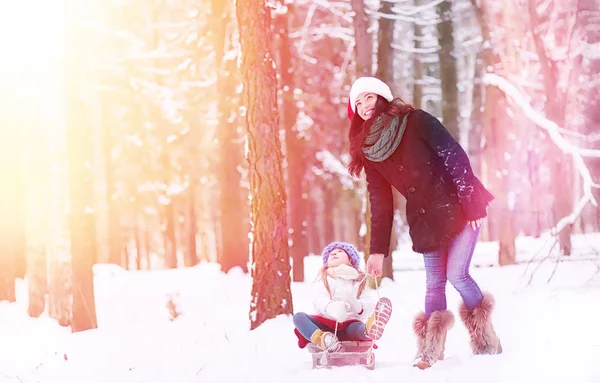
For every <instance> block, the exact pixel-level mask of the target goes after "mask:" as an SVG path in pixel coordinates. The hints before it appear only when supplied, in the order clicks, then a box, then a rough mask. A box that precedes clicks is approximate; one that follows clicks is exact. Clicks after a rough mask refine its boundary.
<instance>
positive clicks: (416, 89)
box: [412, 0, 424, 109]
mask: <svg viewBox="0 0 600 383" xmlns="http://www.w3.org/2000/svg"><path fill="white" fill-rule="evenodd" d="M422 1H423V0H414V6H415V7H419V6H421V2H422ZM413 33H414V41H415V53H413V70H414V72H413V73H414V75H413V81H414V83H413V102H412V104H413V106H414V107H415V109H422V105H423V83H422V82H423V63H422V60H421V57H422V55H423V54H422V53H420V52H419V51H420V49H421V48H422V47H423V43H422V41H423V38H424V33H423V27H422V26H421V25H420V24H419V23H416V22H413Z"/></svg>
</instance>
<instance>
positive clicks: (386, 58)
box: [375, 1, 394, 92]
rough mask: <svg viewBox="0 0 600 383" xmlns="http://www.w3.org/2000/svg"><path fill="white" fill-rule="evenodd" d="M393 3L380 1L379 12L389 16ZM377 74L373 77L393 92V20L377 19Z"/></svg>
mask: <svg viewBox="0 0 600 383" xmlns="http://www.w3.org/2000/svg"><path fill="white" fill-rule="evenodd" d="M392 5H393V3H392V2H390V1H382V2H381V5H380V6H379V12H380V13H384V14H389V15H391V14H392V13H393V12H392ZM377 41H378V43H377V72H376V73H375V77H377V78H378V79H380V80H381V81H383V82H385V83H386V84H388V85H389V86H390V88H392V92H394V86H393V85H394V50H393V49H392V42H393V41H394V20H392V19H388V18H385V17H380V18H379V31H378V33H377Z"/></svg>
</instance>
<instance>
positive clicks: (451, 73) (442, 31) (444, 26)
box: [437, 0, 460, 140]
mask: <svg viewBox="0 0 600 383" xmlns="http://www.w3.org/2000/svg"><path fill="white" fill-rule="evenodd" d="M438 15H439V16H440V19H441V20H442V21H441V22H440V23H439V24H438V25H437V29H438V43H439V45H440V50H439V58H440V80H441V83H442V118H443V120H444V126H446V128H447V129H448V131H449V132H450V134H452V136H454V138H455V139H456V140H459V139H460V132H459V130H458V116H459V111H458V87H457V68H456V58H455V56H454V54H455V52H454V27H453V25H452V2H451V1H448V0H445V1H442V2H441V3H440V4H439V5H438Z"/></svg>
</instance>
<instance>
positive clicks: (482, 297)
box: [447, 225, 502, 354]
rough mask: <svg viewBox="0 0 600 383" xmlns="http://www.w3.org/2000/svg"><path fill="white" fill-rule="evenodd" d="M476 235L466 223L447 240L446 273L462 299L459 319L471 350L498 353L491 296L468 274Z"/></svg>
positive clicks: (476, 231)
mask: <svg viewBox="0 0 600 383" xmlns="http://www.w3.org/2000/svg"><path fill="white" fill-rule="evenodd" d="M478 236H479V228H477V229H475V230H473V228H471V226H470V225H466V227H465V229H464V230H463V231H462V232H461V233H460V234H459V235H458V236H457V237H456V238H455V239H454V240H453V241H452V242H451V243H450V246H449V250H448V269H447V275H448V280H449V281H450V283H451V284H452V285H453V286H454V287H455V288H456V290H458V292H459V294H460V296H461V297H462V299H463V302H462V303H461V304H460V306H459V312H460V318H461V320H462V321H463V323H464V324H465V327H466V328H467V330H468V331H469V336H470V338H471V348H472V349H473V353H474V354H499V353H501V352H502V344H501V343H500V339H499V338H498V335H497V334H496V331H495V329H494V325H493V324H492V312H493V310H494V304H495V301H494V297H493V296H492V294H490V293H482V292H481V289H480V288H479V286H478V285H477V283H476V282H475V281H474V280H473V278H472V277H471V275H470V274H469V266H470V264H471V258H472V257H473V252H474V250H475V245H476V244H477V238H478Z"/></svg>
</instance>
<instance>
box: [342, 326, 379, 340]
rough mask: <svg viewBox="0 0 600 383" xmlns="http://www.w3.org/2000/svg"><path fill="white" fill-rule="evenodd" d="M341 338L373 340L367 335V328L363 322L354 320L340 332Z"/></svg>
mask: <svg viewBox="0 0 600 383" xmlns="http://www.w3.org/2000/svg"><path fill="white" fill-rule="evenodd" d="M338 338H339V339H340V340H354V341H357V340H371V338H369V336H368V335H367V328H366V327H365V324H364V323H363V322H352V323H350V324H348V326H346V328H345V329H344V330H342V331H339V332H338Z"/></svg>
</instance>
